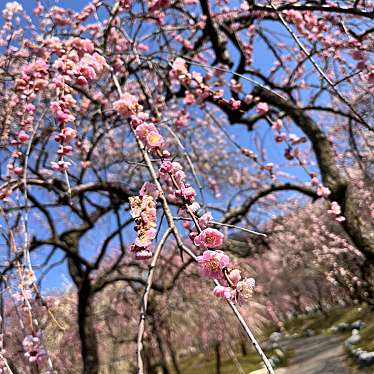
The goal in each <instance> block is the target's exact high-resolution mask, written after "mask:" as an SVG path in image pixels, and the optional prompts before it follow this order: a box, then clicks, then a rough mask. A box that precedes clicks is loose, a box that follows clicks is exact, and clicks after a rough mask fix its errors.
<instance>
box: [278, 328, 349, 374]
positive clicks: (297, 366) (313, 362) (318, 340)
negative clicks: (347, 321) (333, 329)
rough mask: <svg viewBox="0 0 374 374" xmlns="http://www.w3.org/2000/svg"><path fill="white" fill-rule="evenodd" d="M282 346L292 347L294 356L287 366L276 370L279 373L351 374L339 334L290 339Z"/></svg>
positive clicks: (282, 343) (285, 347)
mask: <svg viewBox="0 0 374 374" xmlns="http://www.w3.org/2000/svg"><path fill="white" fill-rule="evenodd" d="M280 346H281V347H282V348H284V349H292V350H293V356H292V358H291V359H290V361H289V366H288V367H287V368H285V369H283V370H281V369H280V370H277V371H276V372H277V373H279V374H283V373H287V374H351V370H350V369H349V368H348V366H347V365H346V363H345V358H346V356H345V354H344V346H343V340H342V338H341V337H339V336H321V335H320V336H313V337H310V338H298V339H289V340H286V341H283V342H281V344H280Z"/></svg>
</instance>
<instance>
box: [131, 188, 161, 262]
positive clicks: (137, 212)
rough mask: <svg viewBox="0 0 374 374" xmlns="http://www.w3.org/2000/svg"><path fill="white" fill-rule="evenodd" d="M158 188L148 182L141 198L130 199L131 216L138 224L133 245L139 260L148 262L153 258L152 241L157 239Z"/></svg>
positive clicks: (132, 249) (132, 247)
mask: <svg viewBox="0 0 374 374" xmlns="http://www.w3.org/2000/svg"><path fill="white" fill-rule="evenodd" d="M157 198H158V192H157V188H156V186H155V185H154V184H152V183H149V182H146V183H144V185H143V187H142V188H141V190H140V193H139V196H132V197H130V198H129V201H130V208H131V215H132V217H133V218H134V220H135V223H136V227H135V230H136V233H137V237H136V239H135V242H134V243H133V244H132V245H131V251H132V252H135V257H136V258H137V259H138V260H147V259H149V258H151V257H152V241H153V239H154V238H155V237H156V226H157V225H156V200H157Z"/></svg>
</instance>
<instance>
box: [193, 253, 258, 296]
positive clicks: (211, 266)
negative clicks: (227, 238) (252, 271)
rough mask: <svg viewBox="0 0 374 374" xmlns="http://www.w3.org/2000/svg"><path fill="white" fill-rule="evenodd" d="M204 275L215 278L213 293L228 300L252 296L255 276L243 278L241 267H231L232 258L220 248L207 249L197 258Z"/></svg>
mask: <svg viewBox="0 0 374 374" xmlns="http://www.w3.org/2000/svg"><path fill="white" fill-rule="evenodd" d="M197 260H198V263H199V267H200V270H201V272H202V275H203V276H206V277H208V278H212V279H215V280H216V281H218V282H219V283H220V284H219V285H217V286H216V287H215V288H214V290H213V294H214V295H215V296H217V297H223V298H225V299H228V300H232V301H235V302H240V301H243V300H248V299H250V298H251V297H252V294H253V290H254V287H255V280H254V279H253V278H244V279H243V278H242V276H241V271H240V270H239V269H235V268H230V258H229V256H227V255H225V254H224V253H223V252H222V251H219V250H215V251H212V250H206V251H204V253H203V254H202V256H198V258H197Z"/></svg>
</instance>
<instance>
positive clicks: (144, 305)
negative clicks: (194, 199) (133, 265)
mask: <svg viewBox="0 0 374 374" xmlns="http://www.w3.org/2000/svg"><path fill="white" fill-rule="evenodd" d="M171 231H172V230H171V229H170V228H168V229H167V230H166V231H165V233H164V235H163V236H162V238H161V240H160V242H159V243H158V245H157V248H156V251H155V253H154V255H153V258H152V262H151V264H150V265H149V272H148V276H147V285H146V287H145V290H144V295H143V299H142V305H141V308H140V319H139V326H138V338H137V361H138V374H143V373H144V364H143V358H142V352H143V337H144V328H145V318H146V315H147V307H148V298H149V295H150V293H151V289H152V282H153V275H154V273H155V268H156V263H157V260H158V259H159V257H160V254H161V251H162V248H163V247H164V245H165V243H166V240H167V238H168V237H169V235H170V234H171Z"/></svg>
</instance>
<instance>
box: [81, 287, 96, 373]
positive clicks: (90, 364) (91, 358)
mask: <svg viewBox="0 0 374 374" xmlns="http://www.w3.org/2000/svg"><path fill="white" fill-rule="evenodd" d="M92 309H93V308H92V292H91V287H90V283H89V280H85V281H83V282H82V284H81V287H80V289H79V291H78V323H79V337H80V340H81V354H82V360H83V371H82V373H83V374H98V373H99V352H98V341H97V336H96V331H95V325H94V318H93V310H92Z"/></svg>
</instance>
